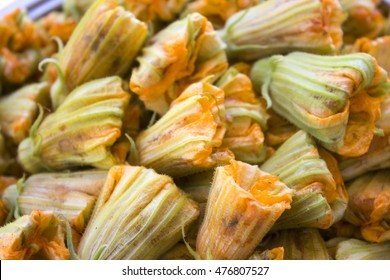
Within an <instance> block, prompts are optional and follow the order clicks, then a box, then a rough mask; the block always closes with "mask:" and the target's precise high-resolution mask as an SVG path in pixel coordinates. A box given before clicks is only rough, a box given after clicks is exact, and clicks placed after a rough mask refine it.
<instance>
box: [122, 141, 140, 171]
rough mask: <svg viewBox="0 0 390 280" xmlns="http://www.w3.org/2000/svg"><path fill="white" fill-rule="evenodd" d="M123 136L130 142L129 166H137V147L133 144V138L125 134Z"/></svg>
mask: <svg viewBox="0 0 390 280" xmlns="http://www.w3.org/2000/svg"><path fill="white" fill-rule="evenodd" d="M125 136H126V138H127V140H129V142H130V156H129V163H130V164H131V165H137V164H139V153H138V149H137V145H136V144H135V142H134V140H133V138H131V137H130V136H129V135H128V134H127V133H125Z"/></svg>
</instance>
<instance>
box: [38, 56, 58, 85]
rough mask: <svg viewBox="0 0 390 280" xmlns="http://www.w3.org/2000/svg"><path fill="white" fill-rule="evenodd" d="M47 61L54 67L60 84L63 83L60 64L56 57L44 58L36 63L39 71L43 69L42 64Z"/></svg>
mask: <svg viewBox="0 0 390 280" xmlns="http://www.w3.org/2000/svg"><path fill="white" fill-rule="evenodd" d="M48 63H52V64H54V66H55V67H56V70H57V75H58V78H59V79H60V82H61V84H62V85H65V76H64V72H63V71H62V69H61V66H60V64H59V62H58V60H57V59H55V58H45V59H44V60H42V61H41V62H40V63H39V65H38V69H39V71H41V72H43V71H44V69H43V66H44V65H46V64H48Z"/></svg>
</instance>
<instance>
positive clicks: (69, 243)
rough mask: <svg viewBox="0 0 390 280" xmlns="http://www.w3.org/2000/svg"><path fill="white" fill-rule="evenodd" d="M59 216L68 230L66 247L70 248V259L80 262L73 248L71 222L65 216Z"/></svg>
mask: <svg viewBox="0 0 390 280" xmlns="http://www.w3.org/2000/svg"><path fill="white" fill-rule="evenodd" d="M57 216H58V219H59V220H60V221H61V222H62V223H63V224H64V225H65V228H66V246H67V247H68V250H69V254H70V258H71V259H72V260H79V259H80V258H79V256H78V255H77V253H76V251H75V249H74V246H73V237H72V228H71V227H70V224H69V221H68V219H67V218H66V217H65V215H64V214H57Z"/></svg>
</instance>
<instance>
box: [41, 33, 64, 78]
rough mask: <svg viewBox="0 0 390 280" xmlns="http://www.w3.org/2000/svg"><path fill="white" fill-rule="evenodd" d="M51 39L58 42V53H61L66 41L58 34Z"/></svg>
mask: <svg viewBox="0 0 390 280" xmlns="http://www.w3.org/2000/svg"><path fill="white" fill-rule="evenodd" d="M50 39H51V40H52V41H54V42H55V43H56V44H57V48H58V53H61V52H62V51H63V49H64V42H62V40H61V38H60V37H58V36H53V37H51V38H50ZM41 71H42V70H41Z"/></svg>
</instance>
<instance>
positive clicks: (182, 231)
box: [181, 225, 200, 260]
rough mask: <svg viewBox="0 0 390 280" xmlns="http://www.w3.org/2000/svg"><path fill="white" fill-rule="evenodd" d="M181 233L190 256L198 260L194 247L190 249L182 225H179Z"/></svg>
mask: <svg viewBox="0 0 390 280" xmlns="http://www.w3.org/2000/svg"><path fill="white" fill-rule="evenodd" d="M181 235H182V237H183V242H184V244H185V245H186V247H187V250H188V252H189V253H190V254H191V256H193V257H194V259H195V260H200V256H199V254H198V253H197V252H196V251H195V250H194V249H192V247H191V245H190V244H189V243H188V240H187V236H186V235H185V232H184V225H181Z"/></svg>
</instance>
